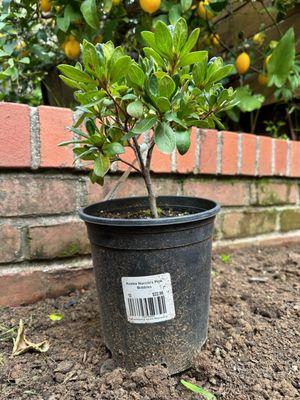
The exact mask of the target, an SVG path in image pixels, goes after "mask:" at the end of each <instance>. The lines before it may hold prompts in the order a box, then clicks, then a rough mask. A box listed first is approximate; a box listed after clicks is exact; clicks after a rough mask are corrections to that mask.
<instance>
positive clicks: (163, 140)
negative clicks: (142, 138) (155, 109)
mask: <svg viewBox="0 0 300 400" xmlns="http://www.w3.org/2000/svg"><path fill="white" fill-rule="evenodd" d="M154 141H155V143H156V145H157V147H158V149H159V150H160V151H161V152H162V153H165V154H171V153H172V151H173V150H175V147H176V138H175V133H174V131H173V130H172V128H171V127H170V126H169V125H168V124H167V123H166V122H159V123H158V124H157V127H156V129H155V132H154Z"/></svg>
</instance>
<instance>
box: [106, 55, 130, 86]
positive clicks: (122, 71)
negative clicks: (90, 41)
mask: <svg viewBox="0 0 300 400" xmlns="http://www.w3.org/2000/svg"><path fill="white" fill-rule="evenodd" d="M130 64H131V58H130V57H129V56H122V57H120V58H119V59H118V60H117V61H116V62H115V63H114V64H113V66H112V69H111V71H110V80H111V82H117V81H119V80H120V79H122V78H124V77H125V76H126V75H127V73H128V70H129V66H130Z"/></svg>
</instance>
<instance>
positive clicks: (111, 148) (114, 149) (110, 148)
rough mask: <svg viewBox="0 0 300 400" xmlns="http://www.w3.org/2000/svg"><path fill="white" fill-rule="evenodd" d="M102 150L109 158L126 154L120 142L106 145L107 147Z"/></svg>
mask: <svg viewBox="0 0 300 400" xmlns="http://www.w3.org/2000/svg"><path fill="white" fill-rule="evenodd" d="M102 150H103V153H104V154H105V155H106V156H109V157H113V156H115V155H116V154H123V153H125V149H124V147H123V146H122V145H121V144H120V143H118V142H113V143H105V145H104V146H103V147H102Z"/></svg>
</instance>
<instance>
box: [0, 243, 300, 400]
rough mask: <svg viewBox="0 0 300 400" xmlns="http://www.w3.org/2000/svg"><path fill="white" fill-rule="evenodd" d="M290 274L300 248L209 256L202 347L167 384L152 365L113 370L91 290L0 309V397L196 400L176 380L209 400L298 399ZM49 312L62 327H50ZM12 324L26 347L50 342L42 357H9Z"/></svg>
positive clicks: (299, 311) (296, 305) (299, 307)
mask: <svg viewBox="0 0 300 400" xmlns="http://www.w3.org/2000/svg"><path fill="white" fill-rule="evenodd" d="M228 255H229V256H230V257H228ZM222 260H223V261H222ZM299 267H300V244H298V245H291V246H285V247H277V248H275V247H274V248H265V249H259V248H250V249H247V250H238V251H234V252H230V253H228V254H226V255H224V254H215V255H214V257H213V273H212V298H211V312H210V328H209V340H208V341H207V343H206V345H205V346H204V348H203V351H202V353H201V355H200V356H199V357H198V359H196V360H195V362H194V366H193V368H191V369H190V370H189V371H186V372H185V373H183V374H181V375H180V376H173V377H170V376H168V373H167V371H166V369H165V368H163V367H160V366H149V367H147V368H143V369H142V368H139V369H137V370H136V371H135V372H132V373H128V372H126V371H124V370H120V369H113V363H112V360H111V359H110V358H109V357H110V356H109V354H108V352H107V351H106V349H105V346H104V345H103V344H102V343H101V337H100V333H99V317H98V308H97V299H96V293H95V291H94V290H88V291H81V292H79V293H72V294H70V295H69V296H64V297H60V298H58V299H48V300H46V301H43V302H39V303H37V304H34V305H29V306H23V307H15V308H6V309H2V310H0V324H1V331H0V399H1V400H4V399H5V400H8V399H13V400H19V399H20V400H21V399H26V400H28V399H41V400H69V399H70V400H71V399H76V400H80V399H84V400H90V399H108V400H112V399H122V400H150V399H151V400H154V399H155V400H169V399H173V400H196V399H202V398H201V396H200V395H197V394H194V393H192V392H189V391H187V390H186V389H185V388H183V387H182V385H181V384H180V383H179V381H180V379H181V378H184V379H186V380H189V381H191V382H194V383H197V384H198V385H200V386H202V387H204V388H206V389H208V390H209V391H211V392H212V393H214V394H215V395H216V397H217V399H226V400H246V399H247V400H248V399H254V400H260V399H269V400H277V399H283V398H284V399H300V365H299V360H300V323H299V322H300V318H299V317H300V297H299V289H300V279H299V276H300V268H299ZM53 312H54V313H61V314H63V319H61V320H60V321H51V320H50V319H49V314H50V313H53ZM20 318H23V320H24V323H25V324H26V326H27V328H28V337H29V338H30V339H31V340H32V341H39V340H43V339H44V338H47V339H48V340H49V342H50V349H49V351H48V352H47V353H44V354H41V353H39V354H38V353H26V354H24V355H20V356H17V357H14V358H11V356H10V354H11V351H12V337H11V336H12V334H14V335H15V333H14V332H13V331H11V332H7V331H8V330H9V329H10V328H13V327H15V326H17V325H18V323H19V319H20Z"/></svg>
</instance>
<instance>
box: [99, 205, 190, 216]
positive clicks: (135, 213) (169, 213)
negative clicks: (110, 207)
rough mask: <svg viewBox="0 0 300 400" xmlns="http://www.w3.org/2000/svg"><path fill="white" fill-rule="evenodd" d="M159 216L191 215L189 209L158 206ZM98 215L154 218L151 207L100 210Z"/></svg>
mask: <svg viewBox="0 0 300 400" xmlns="http://www.w3.org/2000/svg"><path fill="white" fill-rule="evenodd" d="M157 211H158V215H159V218H170V217H181V216H183V215H189V214H190V213H189V212H188V211H178V210H173V209H171V208H164V209H163V208H158V210H157ZM97 216H98V217H104V218H116V219H117V218H122V219H150V218H152V215H151V211H150V209H147V210H141V209H138V210H131V211H123V212H119V211H104V210H103V211H100V212H99V213H98V215H97Z"/></svg>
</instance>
